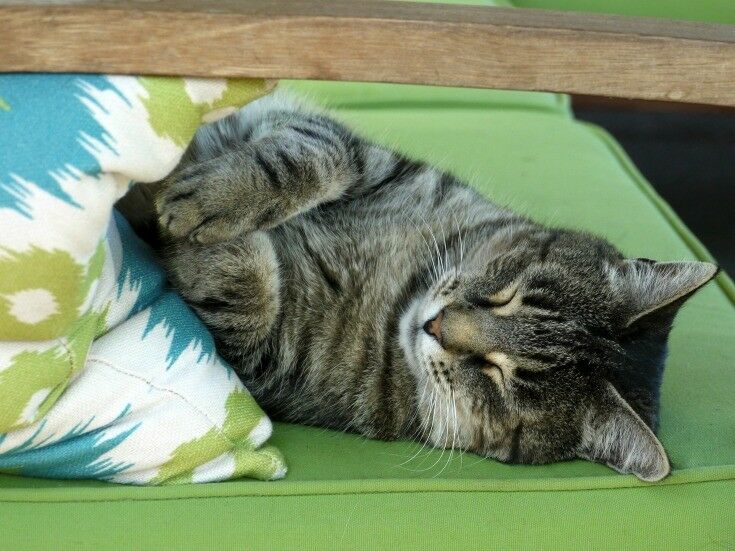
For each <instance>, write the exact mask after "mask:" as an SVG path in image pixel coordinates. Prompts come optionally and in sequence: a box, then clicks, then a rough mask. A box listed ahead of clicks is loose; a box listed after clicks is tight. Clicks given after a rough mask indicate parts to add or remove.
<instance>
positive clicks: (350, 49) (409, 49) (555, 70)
mask: <svg viewBox="0 0 735 551" xmlns="http://www.w3.org/2000/svg"><path fill="white" fill-rule="evenodd" d="M14 71H32V72H94V73H102V72H104V73H125V74H157V75H188V76H202V77H224V76H228V77H265V78H293V79H324V80H351V81H373V82H399V83H414V84H437V85H446V86H472V87H481V88H506V89H515V90H544V91H552V92H565V93H578V94H588V95H596V96H611V97H620V98H635V99H646V100H665V101H677V102H689V103H701V104H709V105H720V106H730V107H732V106H735V26H730V25H718V24H709V23H692V22H683V21H670V20H659V19H649V18H636V17H620V16H612V15H597V14H583V13H561V12H553V11H545V10H531V9H517V8H487V7H477V6H457V5H437V4H418V3H404V2H383V1H373V0H370V1H362V2H359V1H355V0H329V1H327V0H291V1H286V0H207V1H198V2H197V1H195V0H120V1H112V0H35V1H34V0H32V1H28V0H26V1H16V0H9V1H8V0H0V72H14Z"/></svg>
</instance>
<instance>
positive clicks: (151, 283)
mask: <svg viewBox="0 0 735 551" xmlns="http://www.w3.org/2000/svg"><path fill="white" fill-rule="evenodd" d="M268 89H269V85H268V83H267V82H265V81H262V80H228V81H226V80H200V79H180V78H159V77H127V76H95V75H33V74H17V75H3V76H0V470H2V471H4V472H11V473H17V474H23V475H30V476H42V477H54V478H99V479H105V480H111V481H115V482H123V483H132V484H168V483H182V482H192V481H193V482H205V481H214V480H223V479H228V478H233V477H240V476H251V477H255V478H260V479H273V478H279V477H281V476H283V475H284V474H285V465H284V463H283V460H282V458H281V455H280V454H279V452H278V451H277V450H276V449H275V448H272V447H268V446H264V447H261V446H262V444H263V443H264V442H265V441H266V440H267V439H268V438H269V436H270V433H271V424H270V421H269V419H268V418H267V417H266V416H265V415H264V413H263V412H262V410H261V409H260V408H259V407H258V405H257V404H256V403H255V401H254V400H253V398H252V397H251V396H250V394H249V393H248V392H247V390H246V389H245V388H244V387H243V386H242V384H241V383H240V381H239V380H238V378H237V377H236V376H235V374H234V373H233V371H232V370H231V368H230V367H229V366H228V365H227V364H226V363H225V362H224V361H223V360H222V359H220V358H219V357H218V356H217V354H216V352H215V350H214V344H213V341H212V338H211V336H210V335H209V334H208V333H207V331H206V329H205V328H204V327H203V325H202V324H201V323H200V322H199V320H198V319H197V318H196V316H195V315H194V314H193V313H192V312H191V311H190V310H189V309H188V307H187V306H186V305H185V304H184V303H183V302H182V301H181V300H180V298H179V297H178V296H177V295H176V294H175V293H174V292H172V291H170V290H167V289H166V288H165V277H164V274H163V272H162V270H161V269H160V267H158V266H157V264H156V262H155V260H154V258H153V255H152V254H151V253H150V251H149V250H148V249H147V247H146V245H145V244H143V243H142V242H141V241H139V240H138V238H137V237H136V236H135V234H134V233H133V232H132V230H131V229H130V227H129V226H128V225H127V223H126V222H125V220H124V219H123V218H122V217H121V216H119V215H113V208H112V207H113V204H114V202H115V201H116V200H117V199H118V198H120V197H121V196H122V195H124V194H125V192H126V191H127V189H128V187H129V183H130V181H131V180H135V181H139V182H152V181H156V180H160V179H161V178H163V177H164V176H165V175H166V174H167V173H168V172H169V171H170V170H171V169H172V168H173V167H174V166H175V165H176V164H177V162H178V161H179V159H180V157H181V155H182V154H183V152H184V149H185V148H186V146H187V144H188V142H189V140H190V139H191V137H192V136H193V134H194V132H195V131H196V129H197V127H198V126H199V125H200V124H201V123H202V122H203V121H204V122H206V121H209V120H214V119H216V118H217V117H219V116H223V115H225V114H227V113H229V112H232V111H234V110H235V109H237V108H238V107H240V106H242V105H243V104H245V103H247V102H248V101H250V100H253V99H255V98H257V97H259V96H260V95H262V94H264V93H266V92H267V91H268Z"/></svg>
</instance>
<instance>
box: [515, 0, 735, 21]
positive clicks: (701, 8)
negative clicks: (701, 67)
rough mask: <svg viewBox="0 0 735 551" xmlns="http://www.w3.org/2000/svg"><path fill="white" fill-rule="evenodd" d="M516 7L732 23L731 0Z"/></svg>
mask: <svg viewBox="0 0 735 551" xmlns="http://www.w3.org/2000/svg"><path fill="white" fill-rule="evenodd" d="M512 4H513V5H514V6H516V7H519V8H541V9H546V10H561V11H581V12H596V13H612V14H617V15H634V16H639V17H658V18H662V19H681V20H686V21H704V22H708V23H726V24H731V25H732V24H735V2H733V1H732V0H696V1H695V0H512Z"/></svg>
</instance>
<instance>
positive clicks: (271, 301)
mask: <svg viewBox="0 0 735 551" xmlns="http://www.w3.org/2000/svg"><path fill="white" fill-rule="evenodd" d="M165 262H166V265H167V272H168V275H169V277H170V278H171V281H172V283H173V284H174V286H175V287H176V288H177V290H178V291H179V292H180V293H181V294H182V295H183V296H184V298H185V299H186V301H187V302H188V303H189V304H190V305H191V306H192V307H193V308H194V309H195V310H196V312H197V314H199V316H200V317H201V318H202V320H203V321H204V322H205V323H206V324H207V326H208V327H209V328H210V329H211V330H212V332H213V334H214V335H215V337H216V338H217V339H218V341H219V344H218V346H219V348H220V351H221V352H226V355H227V356H228V358H229V359H230V360H234V359H235V358H234V356H241V357H242V359H243V360H248V361H252V360H253V359H256V358H255V354H256V353H257V352H258V351H259V350H260V349H261V348H262V346H261V345H262V344H263V343H264V342H265V341H266V339H267V338H268V336H269V334H270V332H271V329H272V327H273V325H274V324H275V322H276V319H277V317H278V313H279V310H280V298H279V291H280V278H279V269H278V261H277V259H276V254H275V252H274V249H273V245H272V243H271V240H270V237H269V236H268V235H267V233H266V232H260V231H256V232H253V233H250V234H247V235H241V236H238V237H237V238H236V239H232V240H229V241H226V242H222V243H216V244H210V245H204V244H201V243H192V242H190V241H188V240H179V241H177V242H174V243H171V244H169V247H168V254H167V255H166V258H165ZM241 363H242V362H238V364H241ZM246 363H247V362H246Z"/></svg>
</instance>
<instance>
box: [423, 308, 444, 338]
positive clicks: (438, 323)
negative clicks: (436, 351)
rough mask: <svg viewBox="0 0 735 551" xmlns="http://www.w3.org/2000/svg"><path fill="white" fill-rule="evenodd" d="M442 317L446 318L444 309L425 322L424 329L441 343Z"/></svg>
mask: <svg viewBox="0 0 735 551" xmlns="http://www.w3.org/2000/svg"><path fill="white" fill-rule="evenodd" d="M442 319H444V310H441V311H440V312H439V313H438V314H437V315H436V317H435V318H434V319H430V320H429V321H427V322H426V323H425V324H424V331H426V333H427V334H429V335H431V336H432V337H434V338H435V339H436V340H437V341H439V344H441V343H442Z"/></svg>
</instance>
